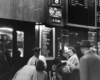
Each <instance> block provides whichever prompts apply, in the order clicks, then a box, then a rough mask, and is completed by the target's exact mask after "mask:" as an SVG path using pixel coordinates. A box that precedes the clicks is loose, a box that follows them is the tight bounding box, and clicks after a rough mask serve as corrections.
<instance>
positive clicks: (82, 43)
mask: <svg viewBox="0 0 100 80" xmlns="http://www.w3.org/2000/svg"><path fill="white" fill-rule="evenodd" d="M80 47H92V45H91V44H90V42H89V41H88V40H82V41H81V43H80Z"/></svg>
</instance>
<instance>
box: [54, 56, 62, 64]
mask: <svg viewBox="0 0 100 80" xmlns="http://www.w3.org/2000/svg"><path fill="white" fill-rule="evenodd" d="M59 63H61V59H60V58H59V57H56V58H55V59H54V64H55V65H58V64H59Z"/></svg>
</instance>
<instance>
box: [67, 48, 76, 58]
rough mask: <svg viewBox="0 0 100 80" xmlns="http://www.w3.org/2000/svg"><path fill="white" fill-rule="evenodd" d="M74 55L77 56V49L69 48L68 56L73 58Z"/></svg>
mask: <svg viewBox="0 0 100 80" xmlns="http://www.w3.org/2000/svg"><path fill="white" fill-rule="evenodd" d="M73 54H76V50H75V48H73V47H69V49H68V55H69V56H72V55H73Z"/></svg>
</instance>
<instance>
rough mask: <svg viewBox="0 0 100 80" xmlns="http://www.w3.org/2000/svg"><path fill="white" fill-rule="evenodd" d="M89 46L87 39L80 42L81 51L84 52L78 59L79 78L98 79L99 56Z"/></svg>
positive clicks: (81, 79) (99, 72) (99, 71)
mask: <svg viewBox="0 0 100 80" xmlns="http://www.w3.org/2000/svg"><path fill="white" fill-rule="evenodd" d="M90 47H91V44H90V42H89V41H88V40H83V41H82V42H81V43H80V49H81V52H82V53H83V54H84V56H83V57H81V59H80V80H100V57H99V56H98V55H97V54H96V53H93V51H91V49H90Z"/></svg>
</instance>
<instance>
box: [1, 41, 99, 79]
mask: <svg viewBox="0 0 100 80" xmlns="http://www.w3.org/2000/svg"><path fill="white" fill-rule="evenodd" d="M91 47H92V46H91V44H90V42H89V41H88V40H83V41H82V42H81V43H80V50H81V52H82V54H84V56H82V57H81V58H80V60H79V59H78V57H77V54H76V53H77V52H76V50H75V49H74V48H73V47H69V48H68V55H69V56H70V57H69V59H68V60H66V61H64V62H62V61H61V59H60V58H55V59H54V62H55V64H56V76H57V78H56V79H57V80H100V76H99V75H100V56H99V55H98V54H96V51H95V50H94V49H92V48H91ZM39 51H40V48H37V47H36V48H34V49H33V53H34V56H32V57H31V58H30V59H29V61H28V63H27V64H26V65H25V66H23V67H22V68H21V69H19V70H18V71H17V72H16V73H15V75H14V77H13V79H12V80H48V74H47V72H46V71H45V69H46V68H47V63H46V59H45V57H44V56H42V55H40V54H39ZM64 58H65V57H64ZM1 59H4V60H5V58H4V57H3V56H2V58H1ZM1 61H2V60H1ZM8 70H9V69H8ZM1 72H2V71H1ZM7 74H9V71H8V73H7ZM1 77H2V76H0V78H1ZM5 78H7V77H5ZM2 80H5V79H3V78H2Z"/></svg>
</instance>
